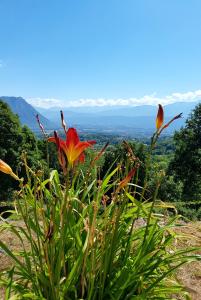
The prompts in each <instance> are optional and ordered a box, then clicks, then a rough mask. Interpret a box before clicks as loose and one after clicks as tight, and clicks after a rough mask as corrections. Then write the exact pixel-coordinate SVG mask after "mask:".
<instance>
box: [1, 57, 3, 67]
mask: <svg viewBox="0 0 201 300" xmlns="http://www.w3.org/2000/svg"><path fill="white" fill-rule="evenodd" d="M0 68H3V60H2V59H0Z"/></svg>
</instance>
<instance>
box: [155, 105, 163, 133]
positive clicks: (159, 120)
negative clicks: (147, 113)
mask: <svg viewBox="0 0 201 300" xmlns="http://www.w3.org/2000/svg"><path fill="white" fill-rule="evenodd" d="M163 120H164V112H163V107H162V105H161V104H159V105H158V113H157V117H156V128H157V130H159V129H160V128H161V126H162V125H163Z"/></svg>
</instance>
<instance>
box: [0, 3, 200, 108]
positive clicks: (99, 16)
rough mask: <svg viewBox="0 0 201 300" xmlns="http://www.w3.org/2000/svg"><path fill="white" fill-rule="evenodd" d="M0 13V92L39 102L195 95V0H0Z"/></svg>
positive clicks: (189, 98)
mask: <svg viewBox="0 0 201 300" xmlns="http://www.w3.org/2000/svg"><path fill="white" fill-rule="evenodd" d="M0 12H1V26H0V41H1V44H0V95H13V96H23V97H25V98H27V99H29V101H30V102H31V103H35V104H38V105H43V104H44V105H46V106H48V105H54V104H56V103H59V102H62V103H66V104H67V103H69V101H71V102H72V101H75V103H78V105H79V103H80V104H81V105H86V104H87V103H88V104H90V103H91V104H96V103H98V101H99V103H103V104H104V103H106V104H107V103H109V104H111V103H112V105H114V104H115V103H117V104H118V103H123V101H124V103H125V104H127V103H128V104H129V103H130V102H132V101H133V104H135V102H136V103H138V104H139V103H142V104H143V101H144V102H145V103H146V102H147V103H152V102H153V103H156V102H158V101H160V99H161V101H163V102H164V103H168V101H169V102H173V100H175V99H176V100H179V101H180V100H182V99H183V98H184V100H186V101H192V100H195V99H197V98H201V18H200V13H201V1H200V0H190V1H189V0H166V1H165V0H164V1H163V0H1V1H0ZM80 99H81V100H80ZM129 99H130V100H129ZM115 101H116V102H115ZM126 101H127V102H126ZM129 101H130V102H129Z"/></svg>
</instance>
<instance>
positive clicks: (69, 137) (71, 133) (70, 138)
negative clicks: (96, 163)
mask: <svg viewBox="0 0 201 300" xmlns="http://www.w3.org/2000/svg"><path fill="white" fill-rule="evenodd" d="M79 141H80V139H79V136H78V134H77V130H76V129H75V128H69V129H68V131H67V133H66V146H67V147H74V146H75V145H77V143H79Z"/></svg>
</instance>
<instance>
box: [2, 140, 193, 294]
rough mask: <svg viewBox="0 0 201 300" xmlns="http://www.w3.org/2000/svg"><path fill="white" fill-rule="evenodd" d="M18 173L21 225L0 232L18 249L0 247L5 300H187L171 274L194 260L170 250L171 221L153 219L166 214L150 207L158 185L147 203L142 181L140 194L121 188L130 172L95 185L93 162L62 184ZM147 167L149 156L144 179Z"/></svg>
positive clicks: (54, 176) (132, 187)
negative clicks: (176, 299)
mask: <svg viewBox="0 0 201 300" xmlns="http://www.w3.org/2000/svg"><path fill="white" fill-rule="evenodd" d="M154 137H155V136H154ZM154 142H156V140H154V141H153V142H152V147H153V146H154ZM60 159H61V157H60ZM128 162H129V161H128ZM25 167H26V172H27V182H26V183H24V182H23V181H21V183H20V186H21V189H20V192H19V193H18V198H17V199H16V211H15V214H16V215H17V217H18V218H19V219H20V220H23V224H22V223H20V225H19V224H18V225H17V223H15V222H9V221H7V220H3V222H2V223H1V225H0V230H1V231H4V230H10V231H11V232H12V233H13V234H14V236H15V238H16V239H18V240H19V242H20V243H21V250H20V251H18V252H12V251H11V250H10V249H9V247H8V246H7V245H6V244H5V243H3V242H2V241H0V247H1V248H2V249H3V250H4V251H5V252H6V253H7V255H8V256H9V257H10V258H11V259H12V260H13V262H14V264H13V266H12V268H11V269H10V270H5V271H4V272H2V274H1V284H2V285H3V286H5V287H6V296H5V299H13V300H14V299H40V300H42V299H48V300H62V299H63V300H64V299H66V300H75V299H80V300H81V299H86V300H103V299H104V300H107V299H112V300H124V299H125V300H126V299H128V300H130V299H136V300H137V299H140V300H143V299H155V300H157V299H166V300H167V299H173V296H172V295H173V294H177V293H179V294H180V295H183V296H185V297H186V299H189V298H188V295H187V293H186V292H185V290H184V289H183V287H182V286H180V284H179V283H178V282H177V280H176V277H175V270H176V269H177V268H178V267H179V266H181V265H182V264H184V263H186V262H189V261H192V260H195V259H198V257H196V256H195V255H194V254H193V251H194V250H195V249H193V248H191V249H186V250H181V249H180V250H178V249H176V247H175V243H174V241H175V232H174V230H173V227H174V226H175V222H176V220H177V218H178V217H177V216H176V217H171V218H168V219H166V221H165V222H164V220H165V218H164V215H162V214H157V213H156V208H157V207H160V208H161V207H165V204H161V203H160V202H159V201H158V200H157V190H158V187H159V185H160V181H159V182H158V183H157V186H156V191H155V193H154V195H153V197H152V199H151V201H147V200H146V199H144V191H145V188H146V180H145V187H144V188H142V187H141V188H140V187H138V186H137V185H136V183H137V181H136V180H134V182H135V184H129V183H128V182H129V181H130V180H131V176H135V178H137V176H138V172H137V167H139V166H138V165H135V164H134V165H133V166H132V168H131V166H130V165H129V164H127V166H126V168H125V171H122V169H121V167H120V166H119V167H117V168H116V169H113V168H112V167H111V170H108V173H107V174H105V177H104V178H103V180H101V181H100V180H99V176H98V168H97V166H96V160H92V162H91V167H90V168H89V169H88V170H87V171H86V173H83V172H82V170H81V169H80V168H79V169H78V168H77V166H76V165H74V167H73V168H72V166H69V165H68V167H67V170H66V171H65V176H63V175H62V176H61V174H59V173H58V171H57V170H52V171H51V172H50V176H49V178H47V179H44V178H43V173H42V171H38V172H37V173H34V172H33V171H32V170H30V169H29V167H28V166H27V164H26V159H25ZM150 167H151V153H150V156H149V158H148V165H147V170H146V172H147V173H148V172H149V168H150ZM133 170H134V171H133ZM124 172H125V173H124ZM134 173H135V175H134ZM136 189H137V190H139V191H137V190H136ZM137 193H140V195H141V197H139V196H138V198H137V199H138V200H137V199H136V197H135V196H136V194H137ZM139 199H140V200H139Z"/></svg>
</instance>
